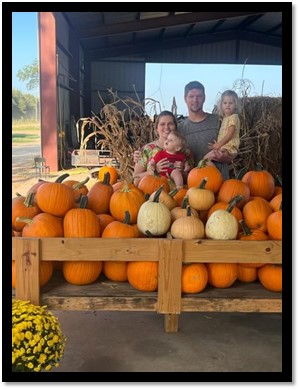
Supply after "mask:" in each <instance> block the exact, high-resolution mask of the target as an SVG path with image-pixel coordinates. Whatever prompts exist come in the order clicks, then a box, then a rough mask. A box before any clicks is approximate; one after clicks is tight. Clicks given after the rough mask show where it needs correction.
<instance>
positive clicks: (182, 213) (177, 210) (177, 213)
mask: <svg viewBox="0 0 300 390" xmlns="http://www.w3.org/2000/svg"><path fill="white" fill-rule="evenodd" d="M188 205H189V198H188V196H185V197H184V199H183V201H182V204H181V207H179V206H177V207H174V208H173V209H172V210H171V222H172V223H173V222H174V221H175V219H177V218H181V217H186V208H187V206H188ZM190 210H191V214H192V215H194V217H196V218H199V214H198V211H197V210H195V209H193V207H190Z"/></svg>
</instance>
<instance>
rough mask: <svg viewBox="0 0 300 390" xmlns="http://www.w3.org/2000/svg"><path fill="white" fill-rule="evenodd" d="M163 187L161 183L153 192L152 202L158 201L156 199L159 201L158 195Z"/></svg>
mask: <svg viewBox="0 0 300 390" xmlns="http://www.w3.org/2000/svg"><path fill="white" fill-rule="evenodd" d="M163 188H164V186H163V185H161V186H160V187H159V189H158V190H157V191H156V192H155V194H154V198H153V202H156V203H158V201H159V196H160V194H161V192H162V190H163Z"/></svg>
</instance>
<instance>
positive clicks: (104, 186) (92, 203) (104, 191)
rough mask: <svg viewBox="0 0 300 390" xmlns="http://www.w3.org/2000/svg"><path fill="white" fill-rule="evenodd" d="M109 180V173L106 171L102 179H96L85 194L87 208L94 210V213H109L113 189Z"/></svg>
mask: <svg viewBox="0 0 300 390" xmlns="http://www.w3.org/2000/svg"><path fill="white" fill-rule="evenodd" d="M109 180H110V174H109V172H106V173H105V175H104V179H103V181H96V182H95V183H94V184H93V185H92V187H91V188H90V190H89V192H88V194H87V197H88V204H87V208H88V209H91V210H93V211H95V213H96V214H109V212H110V211H109V203H110V198H111V196H112V194H113V192H114V190H113V187H112V185H111V184H110V182H109Z"/></svg>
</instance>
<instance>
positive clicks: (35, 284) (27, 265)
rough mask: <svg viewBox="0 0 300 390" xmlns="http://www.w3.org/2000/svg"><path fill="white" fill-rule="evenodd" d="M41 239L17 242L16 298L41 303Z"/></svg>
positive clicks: (36, 303)
mask: <svg viewBox="0 0 300 390" xmlns="http://www.w3.org/2000/svg"><path fill="white" fill-rule="evenodd" d="M39 275H40V255H39V239H38V238H28V239H25V238H23V239H19V240H17V242H16V299H22V300H24V301H30V302H31V303H33V304H34V305H39V304H40V278H39Z"/></svg>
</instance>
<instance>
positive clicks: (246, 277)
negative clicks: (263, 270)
mask: <svg viewBox="0 0 300 390" xmlns="http://www.w3.org/2000/svg"><path fill="white" fill-rule="evenodd" d="M256 279H257V268H253V267H245V266H244V265H242V264H238V275H237V280H238V281H240V282H244V283H251V282H255V280H256Z"/></svg>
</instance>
